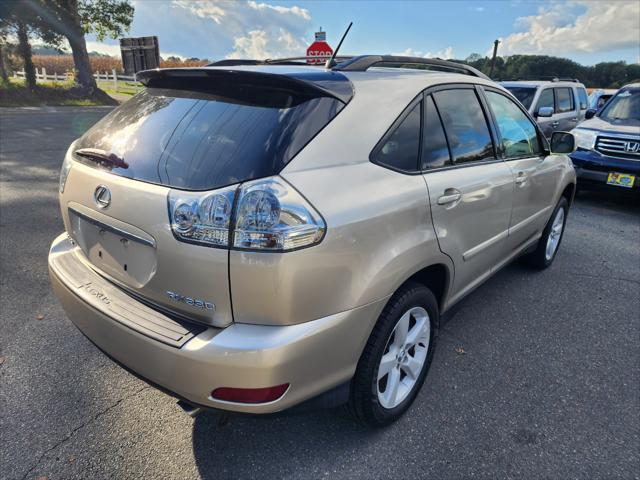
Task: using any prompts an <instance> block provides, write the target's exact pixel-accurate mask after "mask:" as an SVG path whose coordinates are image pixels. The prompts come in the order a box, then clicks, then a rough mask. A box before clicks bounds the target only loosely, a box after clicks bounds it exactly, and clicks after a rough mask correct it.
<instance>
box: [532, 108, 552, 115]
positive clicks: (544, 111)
mask: <svg viewBox="0 0 640 480" xmlns="http://www.w3.org/2000/svg"><path fill="white" fill-rule="evenodd" d="M536 116H537V117H546V118H548V117H552V116H553V107H540V108H539V109H538V113H537V115H536Z"/></svg>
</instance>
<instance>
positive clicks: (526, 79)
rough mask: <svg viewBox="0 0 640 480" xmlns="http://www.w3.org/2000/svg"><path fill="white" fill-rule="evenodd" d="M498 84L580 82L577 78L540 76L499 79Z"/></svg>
mask: <svg viewBox="0 0 640 480" xmlns="http://www.w3.org/2000/svg"><path fill="white" fill-rule="evenodd" d="M499 81H500V82H534V81H539V82H574V83H580V80H578V79H577V78H568V77H558V76H557V75H551V76H540V77H518V78H511V79H502V78H501V79H500V80H499Z"/></svg>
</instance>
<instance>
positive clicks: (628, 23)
mask: <svg viewBox="0 0 640 480" xmlns="http://www.w3.org/2000/svg"><path fill="white" fill-rule="evenodd" d="M132 4H133V5H134V7H135V14H134V18H133V23H132V26H131V30H130V32H129V35H130V36H134V37H137V36H148V35H157V36H158V37H159V43H160V51H161V56H163V57H167V56H170V55H176V56H180V57H185V58H188V57H198V58H208V59H210V60H218V59H221V58H277V57H287V56H297V55H304V54H305V51H306V47H307V46H308V45H309V44H310V43H311V42H312V41H313V38H314V32H315V31H317V30H318V29H319V28H320V27H322V29H323V30H324V31H326V32H327V41H328V42H329V44H330V45H331V46H333V47H334V48H335V46H336V45H337V43H338V41H339V39H340V36H341V35H342V33H343V32H344V30H345V28H346V27H347V25H348V24H349V22H350V21H353V23H354V25H353V27H352V29H351V32H350V33H349V35H348V37H347V39H346V40H345V43H344V44H343V46H342V48H341V52H340V53H341V54H345V55H351V54H353V55H357V54H366V53H369V54H373V53H375V54H403V55H414V56H424V57H440V58H457V59H464V58H466V57H467V56H469V55H470V54H472V53H480V54H482V55H489V54H490V52H491V49H492V46H493V41H494V40H496V39H499V40H500V42H501V43H500V46H499V49H498V54H499V55H503V56H504V55H514V54H540V55H555V56H561V57H566V58H570V59H572V60H575V61H577V62H579V63H582V64H584V65H593V64H595V63H598V62H602V61H617V60H625V61H626V62H628V63H637V62H640V1H637V0H634V1H626V0H612V1H595V0H588V1H587V0H568V1H566V0H565V1H562V0H553V1H530V0H529V1H527V0H491V1H488V0H476V1H462V0H449V1H436V0H433V1H431V0H421V1H420V0H415V1H372V0H355V1H336V0H311V1H308V0H307V1H292V2H288V1H270V0H264V1H259V0H255V1H254V0H248V1H245V0H238V1H218V0H132ZM87 47H88V50H89V51H97V52H100V53H107V54H111V55H119V47H118V44H117V41H114V40H105V41H104V42H96V40H95V37H93V36H92V35H87Z"/></svg>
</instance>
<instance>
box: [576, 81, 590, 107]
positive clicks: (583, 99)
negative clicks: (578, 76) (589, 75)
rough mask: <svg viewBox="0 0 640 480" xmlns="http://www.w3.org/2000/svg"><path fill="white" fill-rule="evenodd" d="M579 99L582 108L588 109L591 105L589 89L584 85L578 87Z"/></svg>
mask: <svg viewBox="0 0 640 480" xmlns="http://www.w3.org/2000/svg"><path fill="white" fill-rule="evenodd" d="M578 100H580V110H586V109H587V108H588V107H589V97H587V91H586V90H585V89H584V88H582V87H579V88H578Z"/></svg>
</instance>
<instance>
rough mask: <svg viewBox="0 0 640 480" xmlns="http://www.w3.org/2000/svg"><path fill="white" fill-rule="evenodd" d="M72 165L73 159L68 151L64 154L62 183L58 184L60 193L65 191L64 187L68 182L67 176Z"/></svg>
mask: <svg viewBox="0 0 640 480" xmlns="http://www.w3.org/2000/svg"><path fill="white" fill-rule="evenodd" d="M72 165H73V161H72V160H71V158H70V156H69V152H67V154H66V155H65V156H64V161H63V162H62V167H61V168H60V183H59V186H58V191H59V192H60V193H64V187H65V185H66V184H67V177H68V176H69V172H70V171H71V166H72Z"/></svg>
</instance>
